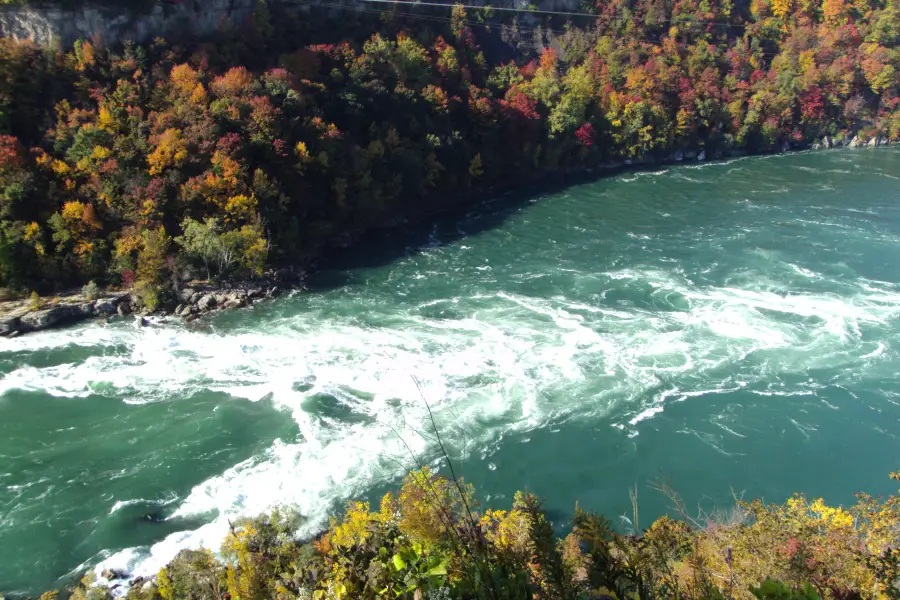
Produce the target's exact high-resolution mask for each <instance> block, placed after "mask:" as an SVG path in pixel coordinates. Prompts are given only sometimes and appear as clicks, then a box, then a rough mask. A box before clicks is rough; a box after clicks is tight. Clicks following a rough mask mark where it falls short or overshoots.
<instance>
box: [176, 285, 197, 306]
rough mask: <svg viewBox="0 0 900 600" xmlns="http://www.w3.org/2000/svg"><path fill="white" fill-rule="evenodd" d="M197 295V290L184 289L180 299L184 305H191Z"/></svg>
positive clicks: (179, 295) (179, 296) (179, 294)
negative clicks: (192, 299)
mask: <svg viewBox="0 0 900 600" xmlns="http://www.w3.org/2000/svg"><path fill="white" fill-rule="evenodd" d="M196 293H197V290H195V289H194V288H189V287H186V288H182V290H181V291H180V292H179V293H178V299H179V300H180V301H181V303H182V304H190V303H191V298H192V297H193V296H194V294H196Z"/></svg>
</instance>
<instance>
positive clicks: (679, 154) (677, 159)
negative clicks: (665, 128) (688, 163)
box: [672, 150, 684, 162]
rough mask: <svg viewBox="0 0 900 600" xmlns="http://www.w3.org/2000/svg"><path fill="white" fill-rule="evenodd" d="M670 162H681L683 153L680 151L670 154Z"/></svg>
mask: <svg viewBox="0 0 900 600" xmlns="http://www.w3.org/2000/svg"><path fill="white" fill-rule="evenodd" d="M672 160H674V161H675V162H681V161H683V160H684V152H682V151H681V150H676V151H675V152H673V153H672Z"/></svg>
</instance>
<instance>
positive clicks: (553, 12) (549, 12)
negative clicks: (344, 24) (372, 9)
mask: <svg viewBox="0 0 900 600" xmlns="http://www.w3.org/2000/svg"><path fill="white" fill-rule="evenodd" d="M362 1H363V2H382V3H388V4H408V5H410V6H441V7H444V8H454V7H457V6H461V7H462V8H476V9H479V10H491V11H494V10H497V11H506V12H527V13H532V14H543V15H566V16H570V17H595V18H596V17H597V15H595V14H593V13H584V12H567V11H560V10H531V9H530V8H508V7H502V6H478V5H475V4H446V3H443V2H419V1H416V2H409V1H407V0H362Z"/></svg>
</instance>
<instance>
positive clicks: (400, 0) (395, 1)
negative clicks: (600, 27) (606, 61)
mask: <svg viewBox="0 0 900 600" xmlns="http://www.w3.org/2000/svg"><path fill="white" fill-rule="evenodd" d="M361 1H362V2H366V3H383V4H392V5H400V4H405V5H408V6H439V7H442V8H454V7H457V6H459V7H462V8H471V9H475V10H484V11H506V12H519V13H528V14H542V15H563V16H570V17H593V18H595V19H602V18H603V15H598V14H595V13H585V12H569V11H560V10H540V9H530V8H509V7H502V6H491V5H478V4H461V3H454V4H447V3H446V2H419V1H418V0H361ZM604 20H605V21H607V22H621V21H634V20H636V19H635V18H634V17H633V16H617V17H615V18H612V19H604ZM676 21H677V22H679V23H691V24H695V25H719V26H722V27H739V28H746V27H748V26H749V25H748V24H743V23H729V22H725V21H704V20H701V19H690V18H671V19H658V20H656V21H655V22H654V23H651V24H650V25H662V24H664V23H672V22H676Z"/></svg>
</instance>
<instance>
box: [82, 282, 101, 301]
mask: <svg viewBox="0 0 900 600" xmlns="http://www.w3.org/2000/svg"><path fill="white" fill-rule="evenodd" d="M81 293H82V294H84V296H85V298H87V299H88V300H96V299H97V294H98V293H99V288H98V287H97V284H96V283H94V282H93V281H89V282H88V283H87V285H85V286H84V287H82V288H81Z"/></svg>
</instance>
